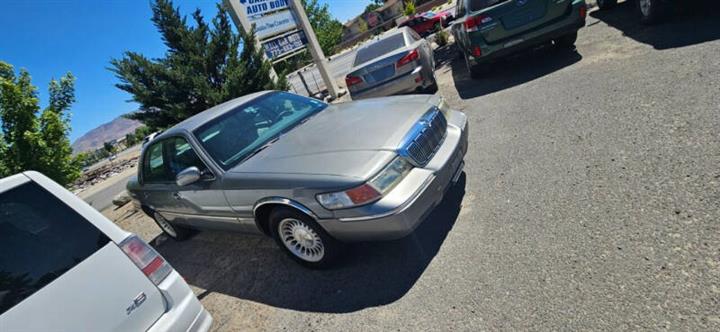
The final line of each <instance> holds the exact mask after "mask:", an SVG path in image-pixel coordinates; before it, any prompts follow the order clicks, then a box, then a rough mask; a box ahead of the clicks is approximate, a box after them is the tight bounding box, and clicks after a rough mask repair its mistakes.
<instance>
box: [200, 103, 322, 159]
mask: <svg viewBox="0 0 720 332" xmlns="http://www.w3.org/2000/svg"><path fill="white" fill-rule="evenodd" d="M326 107H327V104H325V103H323V102H321V101H318V100H315V99H310V98H306V97H302V96H298V95H294V94H290V93H285V92H274V93H270V94H267V95H264V96H262V97H259V98H257V99H254V100H252V101H250V102H248V103H245V104H243V105H241V106H239V107H237V108H235V109H233V110H232V111H229V112H227V113H225V114H223V115H222V116H220V117H219V118H217V119H214V120H212V121H210V122H208V123H206V124H205V125H203V126H202V127H200V128H199V129H197V130H195V132H194V135H195V137H197V139H198V141H199V142H200V144H201V145H202V146H203V148H205V150H206V151H207V152H208V154H210V156H211V157H212V158H213V160H215V162H216V163H217V164H218V165H220V166H221V167H222V168H223V169H225V170H228V169H230V168H231V167H233V166H235V165H236V164H238V163H240V162H241V161H243V160H245V158H248V157H250V156H252V155H253V152H255V151H256V150H258V149H261V148H262V147H263V146H266V145H267V144H269V142H273V141H274V140H275V139H277V138H278V137H279V136H280V135H282V134H283V133H285V132H287V131H288V130H290V129H292V128H293V127H295V126H296V125H298V124H299V123H301V122H302V121H303V120H305V119H307V118H309V117H310V116H312V115H314V114H316V113H317V112H320V111H321V110H323V109H325V108H326Z"/></svg>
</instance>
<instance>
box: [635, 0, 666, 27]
mask: <svg viewBox="0 0 720 332" xmlns="http://www.w3.org/2000/svg"><path fill="white" fill-rule="evenodd" d="M665 7H666V6H665V4H664V3H663V2H662V1H660V0H637V11H638V14H639V15H640V23H643V24H655V23H658V22H659V21H660V20H661V19H662V18H663V17H664V16H665V13H666V8H665Z"/></svg>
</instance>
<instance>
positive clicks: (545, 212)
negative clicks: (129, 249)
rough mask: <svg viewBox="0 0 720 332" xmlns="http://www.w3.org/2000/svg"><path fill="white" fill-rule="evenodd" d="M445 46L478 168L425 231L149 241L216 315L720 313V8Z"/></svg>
mask: <svg viewBox="0 0 720 332" xmlns="http://www.w3.org/2000/svg"><path fill="white" fill-rule="evenodd" d="M703 12H705V13H707V14H705V13H703ZM452 52H453V50H452V49H451V48H450V49H441V50H438V54H439V56H440V57H445V58H446V61H443V64H442V66H441V68H439V69H438V79H439V80H440V93H441V94H442V95H444V96H445V97H446V98H447V99H448V100H449V102H450V104H451V105H453V106H454V107H455V108H457V109H461V110H464V111H465V112H466V113H467V114H468V116H469V118H470V121H471V126H470V128H471V135H470V140H471V144H470V150H469V152H468V156H467V160H466V168H465V170H466V174H465V175H464V176H463V177H462V178H461V180H460V182H459V184H458V185H457V186H456V187H455V188H453V190H452V191H451V192H450V193H449V194H448V197H446V199H445V200H444V203H443V204H442V205H441V206H440V207H438V209H436V210H435V211H434V212H433V213H432V214H431V215H430V216H429V217H428V219H427V220H426V221H425V222H424V224H423V225H422V226H421V227H420V228H419V229H418V231H417V232H416V233H414V234H412V235H411V236H409V237H408V238H406V239H404V240H400V241H394V242H387V243H375V244H360V245H356V246H353V247H351V248H350V249H349V252H348V255H347V259H346V260H345V261H344V262H343V263H342V264H340V265H339V266H337V267H336V268H334V269H332V270H328V271H310V270H306V269H303V268H301V267H299V266H298V265H296V264H295V263H294V262H292V261H291V260H290V259H289V258H287V257H285V256H284V254H283V253H282V252H281V251H280V250H279V249H277V248H276V247H275V244H274V243H273V242H272V241H271V240H270V239H266V238H262V237H254V236H246V235H237V234H222V233H213V232H203V233H200V234H199V235H197V236H195V237H194V238H192V239H191V240H189V241H188V242H182V243H176V242H173V241H170V240H168V241H162V239H160V240H157V241H156V242H155V243H156V246H157V247H158V249H159V250H160V251H161V252H162V254H163V255H164V256H165V257H166V258H167V259H168V260H169V261H170V262H171V263H172V264H173V266H174V267H175V268H176V269H177V270H178V271H180V273H181V274H183V275H184V276H185V278H186V279H187V281H188V282H189V283H190V284H192V285H193V287H194V288H195V290H196V292H197V294H198V297H199V298H200V299H201V300H202V302H203V304H204V305H205V306H206V307H207V308H208V309H209V310H210V312H211V313H212V314H213V316H214V318H215V325H214V329H215V330H217V331H235V330H333V331H335V330H338V331H355V330H467V331H478V330H586V329H591V330H659V329H671V330H691V331H698V330H714V331H717V330H720V223H719V219H720V218H719V217H720V210H719V209H718V205H719V202H720V167H719V165H720V135H719V133H720V10H717V8H716V9H714V10H705V11H703V10H701V9H697V10H696V11H691V12H687V13H684V14H682V15H681V16H680V17H678V18H675V19H673V20H672V21H671V22H669V23H667V24H664V25H661V26H657V27H650V28H648V27H642V26H640V25H638V23H637V20H636V19H635V18H634V17H633V16H632V14H631V13H630V6H629V5H628V4H624V5H621V6H619V8H616V9H614V10H612V11H610V12H607V13H605V12H603V13H599V12H592V13H591V14H590V17H588V27H586V28H585V29H583V30H581V33H580V37H579V40H578V45H577V52H567V51H559V50H555V49H552V48H544V49H539V50H535V51H533V52H529V53H527V54H523V55H521V56H519V57H516V58H514V59H511V60H508V61H506V62H504V63H502V64H499V65H498V66H497V69H496V70H495V71H494V72H492V73H491V74H490V75H489V76H488V77H487V78H485V79H481V80H470V78H469V77H468V75H467V73H466V71H465V68H464V63H463V61H462V60H460V59H449V60H448V59H447V57H448V54H451V53H452ZM106 212H107V213H113V214H114V216H115V217H117V216H119V215H123V214H124V215H128V214H130V213H131V212H128V211H124V210H122V209H121V210H119V211H106ZM125 219H126V220H125V221H123V222H121V225H122V226H123V227H125V228H126V229H129V230H131V231H136V232H140V233H142V234H143V236H144V237H145V238H148V239H149V238H152V237H153V236H154V234H157V229H156V228H154V226H150V225H151V223H150V222H149V221H148V219H147V218H144V217H141V216H140V214H135V215H133V216H132V217H131V218H125Z"/></svg>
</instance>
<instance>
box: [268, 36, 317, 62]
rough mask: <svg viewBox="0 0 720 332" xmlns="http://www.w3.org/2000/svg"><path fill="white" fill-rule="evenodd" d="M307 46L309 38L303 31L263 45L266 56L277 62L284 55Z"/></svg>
mask: <svg viewBox="0 0 720 332" xmlns="http://www.w3.org/2000/svg"><path fill="white" fill-rule="evenodd" d="M305 44H307V38H306V37H305V33H304V32H303V31H302V30H299V31H295V32H293V33H290V34H287V35H285V36H282V37H280V38H275V39H272V40H269V41H264V42H263V43H262V46H263V49H264V50H265V54H266V55H267V57H268V58H270V60H276V59H279V58H281V57H282V56H284V55H287V54H290V53H293V52H295V51H298V50H301V49H302V48H303V47H305Z"/></svg>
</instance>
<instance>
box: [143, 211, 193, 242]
mask: <svg viewBox="0 0 720 332" xmlns="http://www.w3.org/2000/svg"><path fill="white" fill-rule="evenodd" d="M152 218H153V220H155V223H156V224H157V225H158V227H160V230H162V231H163V233H165V235H167V236H168V237H169V238H171V239H173V240H175V241H185V240H187V239H189V238H190V237H191V236H193V235H194V234H195V233H196V231H195V230H194V229H190V228H186V227H182V226H178V225H173V224H172V223H170V222H169V221H167V219H165V217H163V216H162V215H161V214H159V213H157V212H153V213H152Z"/></svg>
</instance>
